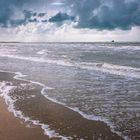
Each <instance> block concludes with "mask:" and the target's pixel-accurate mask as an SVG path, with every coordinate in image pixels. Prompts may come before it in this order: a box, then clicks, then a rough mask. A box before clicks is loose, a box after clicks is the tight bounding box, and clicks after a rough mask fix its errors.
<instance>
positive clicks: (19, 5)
mask: <svg viewBox="0 0 140 140" xmlns="http://www.w3.org/2000/svg"><path fill="white" fill-rule="evenodd" d="M48 1H49V0H0V26H1V27H9V26H10V27H12V26H18V25H21V24H26V23H27V22H30V21H32V22H33V21H35V22H36V20H35V18H34V20H33V19H30V18H31V17H33V16H38V17H43V16H44V15H45V13H40V12H39V11H37V12H33V11H32V8H33V7H34V6H38V7H41V5H43V4H46V3H47V2H48ZM26 8H27V9H29V8H30V9H31V11H29V10H27V9H26ZM24 9H25V10H24ZM17 12H21V13H22V14H23V16H24V17H22V18H19V19H18V18H17V17H16V19H15V18H13V17H14V16H15V14H16V16H17V14H18V13H17Z"/></svg>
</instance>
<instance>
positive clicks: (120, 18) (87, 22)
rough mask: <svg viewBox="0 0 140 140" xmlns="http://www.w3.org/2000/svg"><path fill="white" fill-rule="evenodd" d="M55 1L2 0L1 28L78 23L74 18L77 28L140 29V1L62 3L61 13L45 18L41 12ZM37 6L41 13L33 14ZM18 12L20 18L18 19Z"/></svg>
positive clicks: (73, 1)
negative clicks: (49, 23)
mask: <svg viewBox="0 0 140 140" xmlns="http://www.w3.org/2000/svg"><path fill="white" fill-rule="evenodd" d="M54 2H57V0H0V26H1V27H16V26H19V25H25V24H27V23H29V22H44V23H45V22H54V23H58V24H59V23H60V22H62V24H63V23H64V22H65V21H66V20H70V21H75V18H74V17H76V19H77V21H76V22H77V26H76V28H89V29H93V28H95V29H99V30H103V29H108V30H113V29H115V28H120V29H124V30H125V29H130V28H131V27H133V26H140V0H63V6H61V8H62V10H60V9H59V11H62V12H59V11H58V13H57V14H56V15H54V16H53V17H51V18H50V19H45V16H46V11H45V12H40V11H39V9H41V8H42V6H44V5H45V7H46V6H47V8H49V5H51V3H54ZM34 7H36V8H35V9H38V10H37V11H34ZM54 8H55V7H54ZM56 9H57V8H56ZM64 9H65V12H64ZM67 9H68V12H67ZM49 10H51V7H50V9H49ZM19 13H20V14H21V13H22V16H21V17H20V16H19V17H18V16H17V15H18V14H19ZM68 13H69V14H68ZM20 14H19V15H20ZM71 15H72V16H71ZM59 25H60V24H59Z"/></svg>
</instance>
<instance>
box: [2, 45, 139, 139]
mask: <svg viewBox="0 0 140 140" xmlns="http://www.w3.org/2000/svg"><path fill="white" fill-rule="evenodd" d="M0 71H1V72H9V73H13V74H15V76H14V78H15V79H18V80H23V81H27V82H30V83H33V84H37V85H38V86H41V87H42V90H41V92H40V93H39V94H41V95H43V97H44V98H46V99H49V100H50V101H52V102H55V103H57V104H60V105H62V106H65V107H67V108H69V109H71V110H73V111H75V112H78V113H79V114H80V115H81V116H83V117H84V118H86V119H89V120H94V121H103V122H104V123H106V124H107V125H108V126H109V127H110V129H111V130H112V131H113V132H115V133H117V134H119V135H120V136H122V137H123V138H124V139H126V140H139V139H140V43H138V42H112V43H110V42H95V43H43V42H42V43H35V42H34V43H27V42H24V43H20V42H17V43H16V42H11V43H10V42H9V43H7V42H1V43H0ZM3 87H5V88H3ZM6 87H7V88H6ZM11 87H12V84H6V81H1V82H0V91H1V96H3V97H4V98H5V100H6V101H7V104H8V105H9V110H10V111H12V112H13V113H14V114H15V116H17V117H20V118H23V119H24V120H28V121H32V122H34V124H35V125H38V124H40V126H41V127H42V129H44V130H46V133H47V134H48V135H49V136H50V137H56V136H58V137H59V138H61V139H70V138H69V137H67V136H65V137H63V136H59V135H58V134H56V133H55V130H51V129H49V126H48V124H46V123H45V122H43V120H42V121H41V123H40V120H37V119H36V120H34V119H33V118H30V116H28V113H27V114H24V112H23V110H22V106H21V105H20V107H18V104H16V102H17V101H18V102H19V101H20V100H21V101H22V100H23V98H24V100H28V99H29V98H31V99H32V101H33V100H34V97H35V96H36V95H27V94H26V95H24V94H22V95H19V94H16V96H15V97H13V95H12V94H11V95H10V94H8V91H9V90H10V89H11ZM22 87H23V88H24V87H26V84H22ZM28 88H29V85H28ZM30 88H32V87H30ZM25 96H26V98H25ZM44 102H45V101H44ZM44 102H42V104H43V103H44ZM32 108H35V106H32ZM40 111H41V110H40ZM32 115H33V116H35V115H36V114H32Z"/></svg>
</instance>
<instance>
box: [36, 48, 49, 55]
mask: <svg viewBox="0 0 140 140" xmlns="http://www.w3.org/2000/svg"><path fill="white" fill-rule="evenodd" d="M47 53H48V50H46V49H45V50H41V51H38V52H37V54H39V55H42V54H47Z"/></svg>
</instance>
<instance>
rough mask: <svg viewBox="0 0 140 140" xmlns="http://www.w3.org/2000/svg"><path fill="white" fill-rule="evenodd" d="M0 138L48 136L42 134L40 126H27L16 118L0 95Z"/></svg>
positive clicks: (39, 138) (18, 139) (40, 138)
mask: <svg viewBox="0 0 140 140" xmlns="http://www.w3.org/2000/svg"><path fill="white" fill-rule="evenodd" d="M0 139H1V140H50V138H49V137H48V136H46V135H44V134H43V132H42V130H41V128H39V127H37V126H33V127H31V128H29V127H27V126H26V124H24V123H23V122H21V121H20V119H19V118H16V117H15V116H14V115H13V113H11V112H9V111H8V109H7V105H6V103H5V101H4V99H3V98H2V97H0ZM51 140H57V139H51Z"/></svg>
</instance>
